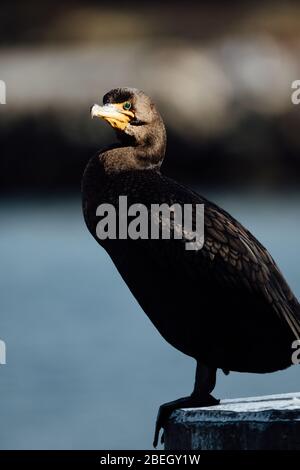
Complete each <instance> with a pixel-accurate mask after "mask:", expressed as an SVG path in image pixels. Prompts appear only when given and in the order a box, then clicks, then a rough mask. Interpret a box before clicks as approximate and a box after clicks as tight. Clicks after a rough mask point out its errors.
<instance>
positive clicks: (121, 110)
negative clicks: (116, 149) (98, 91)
mask: <svg viewBox="0 0 300 470" xmlns="http://www.w3.org/2000/svg"><path fill="white" fill-rule="evenodd" d="M91 116H92V118H101V119H104V120H105V121H107V122H108V123H109V124H110V125H111V126H112V127H113V128H114V129H115V130H116V132H117V136H118V138H119V139H120V141H121V142H122V143H123V144H124V145H125V146H126V147H128V146H130V145H131V146H132V147H133V148H135V150H136V153H137V155H139V156H140V158H141V159H144V161H145V162H146V159H148V160H147V161H148V163H149V165H150V164H151V165H153V166H154V165H159V164H160V163H161V162H162V160H163V157H164V154H165V149H166V131H165V126H164V123H163V120H162V118H161V116H160V114H159V112H158V110H157V109H156V106H155V104H154V103H153V101H152V100H151V98H149V97H148V96H147V95H146V94H145V93H143V92H142V91H140V90H137V89H136V88H115V89H113V90H111V91H109V92H108V93H106V94H105V95H104V97H103V104H102V105H99V104H94V105H93V106H92V107H91Z"/></svg>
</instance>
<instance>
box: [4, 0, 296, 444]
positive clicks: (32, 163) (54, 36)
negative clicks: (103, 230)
mask: <svg viewBox="0 0 300 470" xmlns="http://www.w3.org/2000/svg"><path fill="white" fill-rule="evenodd" d="M0 39H1V45H0V80H3V81H5V83H6V87H7V89H6V93H7V96H6V104H1V105H0V191H1V199H0V223H1V230H0V257H1V258H0V259H1V268H0V294H1V297H0V298H1V301H0V305H1V311H0V339H2V340H4V341H5V342H6V346H7V365H5V366H0V389H1V401H0V416H1V428H0V447H1V448H2V449H39V448H41V449H59V448H67V449H92V448H96V449H142V448H144V449H150V448H151V443H152V433H153V428H154V422H155V417H156V411H157V408H158V406H159V405H160V404H161V403H163V402H166V401H170V400H172V399H175V398H178V397H180V396H183V395H186V394H188V393H190V392H191V390H192V385H193V379H194V367H195V365H194V363H193V361H192V360H191V359H190V358H188V357H185V356H183V355H182V354H181V353H179V352H178V351H176V350H175V349H173V348H171V347H170V346H169V345H168V344H166V343H165V342H164V340H163V339H162V338H161V337H160V335H159V334H158V333H157V332H156V330H154V327H153V326H152V325H151V324H150V322H149V320H148V319H147V318H146V316H145V315H144V314H143V312H142V311H141V309H140V308H139V306H138V305H137V303H136V302H135V300H134V299H133V298H132V296H131V294H130V293H129V291H128V289H127V287H126V286H125V285H124V283H123V282H122V280H121V278H120V276H119V274H118V273H117V271H116V269H115V268H114V266H113V264H112V262H111V261H110V259H109V258H108V256H107V255H106V253H105V252H104V251H103V250H102V249H101V248H100V247H98V246H97V244H96V243H95V242H94V240H92V238H91V236H90V235H89V233H88V232H87V229H86V227H85V225H84V221H83V218H82V214H81V197H80V181H81V176H82V172H83V170H84V167H85V165H86V163H87V161H88V159H89V158H90V157H91V156H92V155H93V154H94V153H95V152H97V151H98V150H99V149H100V148H101V147H102V146H104V145H106V144H108V143H111V142H112V139H114V134H113V132H112V130H111V129H110V128H109V126H108V125H105V124H104V123H100V122H99V121H95V122H94V121H91V119H90V114H89V108H90V105H91V104H93V103H94V102H101V99H102V96H103V95H104V93H105V92H107V91H108V90H110V89H111V88H114V87H116V86H134V87H137V88H141V89H143V90H144V91H145V92H147V93H148V94H149V95H151V96H152V97H153V98H154V100H155V101H156V103H157V104H158V106H159V109H160V111H161V113H162V115H163V117H164V120H165V123H166V126H167V130H168V156H167V159H166V161H165V164H164V166H163V171H164V172H165V173H167V174H168V175H170V176H173V177H175V178H177V179H178V180H180V181H181V182H183V183H186V184H189V185H191V186H193V187H195V188H196V189H197V190H198V191H199V192H200V193H202V194H203V195H205V196H206V197H209V198H211V199H212V200H214V201H215V202H217V203H219V204H221V205H222V207H224V208H225V209H226V210H228V211H230V212H231V213H232V214H233V215H234V216H235V217H236V218H238V219H239V220H240V221H241V222H242V223H244V224H245V225H246V226H247V227H248V228H249V229H250V230H251V231H253V232H254V234H255V235H256V236H257V237H258V238H259V239H260V240H261V241H262V242H263V244H264V245H265V246H266V247H267V248H268V249H269V250H270V251H271V253H272V255H273V257H274V258H275V259H276V261H277V262H278V263H279V265H280V267H281V269H282V271H283V272H284V274H285V276H286V278H287V280H288V281H289V283H290V285H291V287H292V288H293V290H294V291H295V293H296V294H297V295H298V297H299V296H300V267H299V266H300V263H299V260H300V248H299V236H300V217H299V216H300V209H299V205H300V192H299V184H300V152H299V151H300V132H299V123H300V105H299V106H295V105H293V104H292V102H291V93H292V91H293V90H292V89H291V84H292V82H293V81H294V80H296V79H300V59H299V57H300V4H299V3H297V2H291V1H290V2H289V1H285V2H279V1H278V2H277V1H272V2H268V1H264V2H262V1H259V2H256V1H251V2H247V1H245V2H243V3H242V4H241V2H240V3H239V4H238V3H236V2H234V1H231V2H226V5H225V4H222V3H221V2H217V1H210V2H208V1H203V2H201V4H199V5H195V2H194V3H192V2H190V1H188V0H187V1H185V2H179V1H178V2H177V1H173V2H170V3H169V2H166V3H165V4H161V3H160V2H158V1H155V0H152V1H151V2H147V4H146V3H142V2H130V1H129V2H126V3H125V2H119V1H115V2H113V3H112V2H108V1H107V2H106V1H102V2H96V1H91V0H88V1H85V2H79V1H77V2H75V1H68V2H64V1H51V2H50V1H44V2H37V1H32V0H29V1H27V2H16V1H12V0H10V1H6V0H3V1H2V3H1V32H0ZM241 314H242V312H241ZM274 347H276V345H274ZM299 385H300V375H299V370H298V368H297V367H293V368H290V369H289V370H287V371H284V372H279V373H275V374H269V375H266V376H257V375H253V374H235V373H231V374H230V375H229V377H225V376H223V375H222V374H220V375H219V380H218V384H217V388H216V393H215V395H216V396H217V397H220V398H228V397H239V396H251V395H259V394H269V393H280V392H293V391H299V389H300V387H299Z"/></svg>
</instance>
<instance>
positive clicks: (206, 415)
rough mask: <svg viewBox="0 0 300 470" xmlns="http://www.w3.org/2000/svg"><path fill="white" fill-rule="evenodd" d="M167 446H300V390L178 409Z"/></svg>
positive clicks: (298, 447) (168, 425)
mask: <svg viewBox="0 0 300 470" xmlns="http://www.w3.org/2000/svg"><path fill="white" fill-rule="evenodd" d="M165 449H166V450H270V449H276V450H300V393H287V394H284V395H269V396H264V397H254V398H240V399H235V400H222V401H221V403H220V404H219V405H218V406H214V407H211V408H191V409H180V410H177V411H175V412H174V413H173V414H172V415H171V417H170V420H169V422H168V424H167V426H166V429H165Z"/></svg>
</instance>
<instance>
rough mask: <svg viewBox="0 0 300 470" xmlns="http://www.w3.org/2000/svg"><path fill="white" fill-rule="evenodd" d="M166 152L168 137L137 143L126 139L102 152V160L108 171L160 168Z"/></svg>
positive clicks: (118, 171)
mask: <svg viewBox="0 0 300 470" xmlns="http://www.w3.org/2000/svg"><path fill="white" fill-rule="evenodd" d="M163 137H165V136H163ZM165 152H166V139H165V138H161V139H158V138H157V136H156V138H154V139H149V140H148V141H146V142H143V143H140V144H139V143H137V142H136V141H133V140H131V139H126V140H125V141H124V140H123V142H121V143H120V144H115V145H113V146H111V147H109V148H106V149H104V150H103V151H102V152H101V153H100V161H101V163H102V165H103V167H104V170H105V172H106V173H120V172H122V171H134V170H155V169H157V170H159V169H160V166H161V164H162V161H163V159H164V156H165Z"/></svg>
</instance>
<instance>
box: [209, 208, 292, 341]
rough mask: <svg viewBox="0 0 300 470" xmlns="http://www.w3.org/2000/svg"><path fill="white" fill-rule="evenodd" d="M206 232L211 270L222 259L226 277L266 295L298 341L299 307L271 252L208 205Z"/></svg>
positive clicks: (238, 225) (246, 231) (217, 209)
mask: <svg viewBox="0 0 300 470" xmlns="http://www.w3.org/2000/svg"><path fill="white" fill-rule="evenodd" d="M205 228H206V237H205V239H206V240H205V244H204V247H203V254H204V255H206V256H207V257H209V259H210V260H211V267H212V269H214V266H213V265H216V264H218V263H219V262H220V258H221V259H222V260H223V263H222V268H223V269H224V267H225V269H226V267H227V270H228V273H226V272H224V275H226V274H227V275H228V274H230V275H231V276H229V278H230V277H232V276H234V277H235V278H238V279H239V281H240V282H242V283H243V284H244V285H245V286H246V288H247V289H250V290H251V291H253V292H257V293H259V294H261V295H263V296H264V297H265V299H266V300H267V301H268V303H270V304H271V305H272V307H273V309H274V311H275V312H276V313H277V314H278V315H279V316H280V317H281V318H283V319H284V320H285V321H286V322H287V323H288V325H289V326H290V328H291V330H292V331H293V333H294V335H295V337H296V338H298V339H299V338H300V305H299V303H298V301H297V299H296V298H295V296H294V295H293V293H292V291H291V289H290V288H289V286H288V284H287V282H286V281H285V279H284V277H283V275H282V274H281V272H280V270H279V268H278V267H277V265H276V263H275V261H274V260H273V258H272V257H271V256H270V254H269V253H268V251H267V250H266V249H265V248H264V247H263V246H262V245H261V243H260V242H259V241H258V240H257V239H256V238H255V237H254V236H253V235H252V234H251V233H250V232H249V231H248V230H246V229H245V228H244V227H243V226H242V225H241V224H240V223H239V222H237V221H236V220H235V219H233V218H232V217H231V216H230V215H229V214H227V213H226V212H225V211H223V210H222V209H220V208H218V207H217V206H215V205H213V204H211V203H208V202H207V203H206V204H205ZM217 255H218V256H217Z"/></svg>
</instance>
